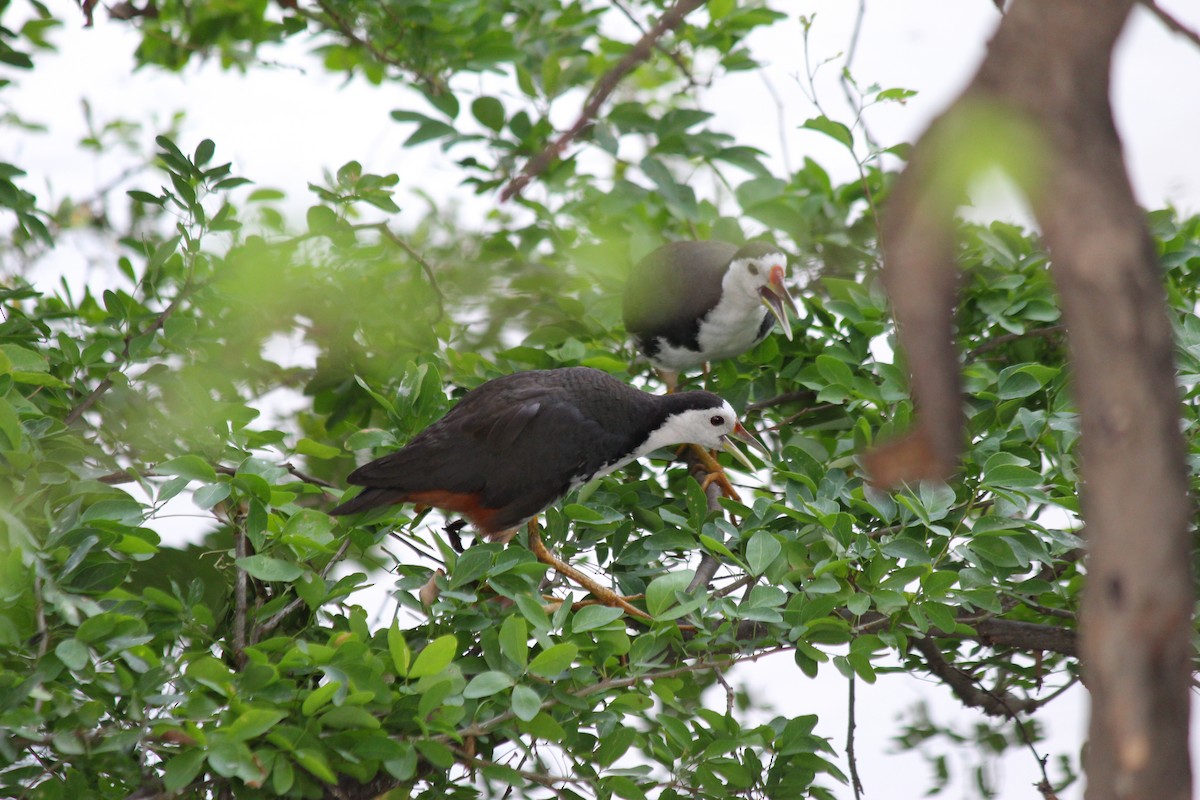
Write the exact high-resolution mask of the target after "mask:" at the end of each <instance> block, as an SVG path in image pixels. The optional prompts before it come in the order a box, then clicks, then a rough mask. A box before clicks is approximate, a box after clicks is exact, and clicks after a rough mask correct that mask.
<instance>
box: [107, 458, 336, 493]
mask: <svg viewBox="0 0 1200 800" xmlns="http://www.w3.org/2000/svg"><path fill="white" fill-rule="evenodd" d="M279 466H280V467H282V468H283V469H286V470H287V471H288V473H289V474H290V475H291V476H292V477H294V478H298V479H299V480H301V481H303V482H304V483H310V484H312V485H313V486H319V487H321V488H322V489H336V488H337V486H336V485H335V484H332V483H330V482H329V481H327V480H323V479H321V478H318V477H316V476H314V475H309V474H308V473H306V472H302V471H301V470H299V469H297V468H296V467H294V466H293V465H292V463H291V462H290V461H289V462H285V463H283V464H280V465H279ZM130 470H134V468H133V467H130V468H129V469H125V470H121V471H118V472H109V473H107V474H105V475H101V476H99V477H97V478H94V479H93V480H96V481H98V482H100V483H104V484H108V485H109V486H119V485H121V484H123V483H133V482H134V481H137V480H149V479H151V478H168V477H171V476H169V475H162V474H160V473H157V472H155V471H154V470H153V468H147V469H136V470H134V472H132V473H131V472H130ZM213 471H214V472H218V473H220V474H222V475H231V476H232V475H236V474H237V470H236V469H234V468H233V467H227V466H225V465H223V464H216V465H214V466H213ZM326 494H329V493H328V492H326Z"/></svg>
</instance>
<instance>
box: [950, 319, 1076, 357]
mask: <svg viewBox="0 0 1200 800" xmlns="http://www.w3.org/2000/svg"><path fill="white" fill-rule="evenodd" d="M1066 330H1067V326H1066V325H1048V326H1047V327H1045V328H1032V329H1030V330H1027V331H1021V332H1020V333H1004V334H1001V335H999V336H997V337H996V338H994V339H988V340H987V341H986V342H983V343H982V344H979V345H976V346H975V347H972V348H971V349H970V350H968V351H967V358H968V359H972V358H975V357H976V356H980V355H982V354H984V353H986V352H988V351H989V350H995V349H996V348H997V347H1002V346H1004V345H1006V344H1008V343H1009V342H1015V341H1019V340H1021V339H1032V338H1035V337H1039V338H1043V339H1049V338H1051V337H1053V336H1057V335H1058V334H1060V333H1065V332H1066Z"/></svg>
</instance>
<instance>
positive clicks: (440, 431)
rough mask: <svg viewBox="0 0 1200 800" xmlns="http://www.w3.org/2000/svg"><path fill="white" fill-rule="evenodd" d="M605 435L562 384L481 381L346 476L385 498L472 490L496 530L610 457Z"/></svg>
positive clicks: (531, 512)
mask: <svg viewBox="0 0 1200 800" xmlns="http://www.w3.org/2000/svg"><path fill="white" fill-rule="evenodd" d="M518 374H519V375H529V374H531V373H518ZM513 377H514V378H515V377H516V376H513ZM493 383H495V382H493ZM489 387H491V388H490V389H489ZM480 390H487V391H483V392H482V393H481V394H477V393H480ZM612 439H613V437H612V436H611V435H610V434H608V433H607V432H606V431H605V430H604V429H603V428H602V427H601V426H600V425H598V424H597V423H596V422H595V421H594V420H591V419H589V418H588V417H586V416H585V415H584V414H583V413H582V412H581V411H580V410H579V408H578V407H577V406H576V405H575V404H574V403H572V402H570V397H569V393H567V392H566V391H564V389H563V388H562V387H558V386H553V385H552V386H545V385H534V384H532V383H529V382H522V381H519V380H518V381H508V382H507V383H506V384H502V385H501V386H499V387H495V386H493V385H492V384H484V385H483V386H481V387H480V388H479V389H477V390H476V391H475V392H472V393H470V394H468V395H467V397H465V398H463V400H462V401H461V402H460V403H459V404H458V405H457V406H455V407H454V408H453V409H451V411H450V412H449V413H448V414H447V415H446V416H445V417H443V418H442V419H441V420H439V421H437V422H435V423H434V424H433V425H431V426H429V427H428V428H426V429H425V430H424V431H422V432H421V433H420V434H418V435H417V436H416V437H414V438H413V439H412V441H410V442H409V443H408V444H407V445H406V446H405V447H404V448H403V449H401V450H399V451H397V452H395V453H392V454H390V455H387V456H384V457H382V458H379V459H376V460H375V461H372V462H370V463H369V464H365V465H363V466H362V467H360V468H358V469H357V470H355V471H354V472H353V473H352V474H351V475H350V478H349V481H350V482H351V483H354V484H358V485H361V486H367V487H371V488H374V489H377V490H386V492H387V494H386V496H387V497H390V498H395V497H396V496H397V494H412V493H418V494H419V493H422V492H430V491H440V492H452V493H456V494H472V495H479V497H480V504H481V505H482V506H483V507H485V508H488V509H494V510H496V511H497V514H496V517H495V518H494V522H493V525H494V526H495V527H497V528H504V527H509V526H511V525H513V524H516V523H518V522H520V521H521V520H523V519H526V518H527V517H530V516H533V515H534V514H536V513H538V512H539V511H541V510H542V509H543V508H545V507H546V506H548V505H550V504H551V503H553V502H554V501H555V500H557V499H558V498H559V497H561V496H562V495H563V494H565V493H566V491H567V489H568V488H569V487H570V482H571V479H572V478H573V477H575V476H576V475H579V474H589V473H590V472H595V471H596V470H598V469H599V468H600V466H601V465H602V464H604V463H606V461H609V460H612V459H614V458H616V457H618V456H619V455H620V454H617V455H608V454H607V451H608V450H611V449H612V447H613V442H612ZM380 496H381V497H383V496H384V495H380ZM351 502H353V501H351ZM392 502H394V499H393V500H392Z"/></svg>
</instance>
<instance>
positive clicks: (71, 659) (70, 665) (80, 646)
mask: <svg viewBox="0 0 1200 800" xmlns="http://www.w3.org/2000/svg"><path fill="white" fill-rule="evenodd" d="M89 653H90V651H89V650H88V647H87V645H86V644H84V643H83V642H81V641H79V640H78V639H64V640H63V641H61V642H59V643H58V646H57V647H55V648H54V655H56V656H58V660H59V661H61V662H62V663H63V664H64V665H65V666H66V668H67V669H69V670H75V671H78V670H81V669H83V668H84V667H86V666H87V665H88V663H89V662H90V661H91V657H90V655H89Z"/></svg>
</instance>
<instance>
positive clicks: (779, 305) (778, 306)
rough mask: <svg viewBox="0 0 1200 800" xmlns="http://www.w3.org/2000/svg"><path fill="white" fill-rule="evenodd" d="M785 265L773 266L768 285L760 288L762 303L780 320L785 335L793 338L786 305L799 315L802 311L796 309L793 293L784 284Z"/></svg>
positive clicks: (789, 339)
mask: <svg viewBox="0 0 1200 800" xmlns="http://www.w3.org/2000/svg"><path fill="white" fill-rule="evenodd" d="M783 278H784V274H783V266H782V265H780V264H776V265H775V266H773V267H771V275H770V278H769V279H768V280H767V285H766V286H764V287H762V288H761V289H759V290H758V293H759V295H760V296H761V297H762V304H763V305H764V306H766V307H767V310H768V311H770V312H771V315H772V316H773V317H775V319H777V320H779V327H781V328H783V335H784V336H786V337H787V338H788V341H789V342H790V341H791V340H792V323H791V320H790V319H789V318H788V315H787V312H786V311H785V310H784V306H785V305H786V306H787V307H788V308H790V309H791V310H792V313H793V314H795V315H796V316H799V314H800V312H798V311H797V310H796V303H795V301H794V300H792V296H791V294H789V293H788V290H787V287H786V286H784V285H783Z"/></svg>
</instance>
